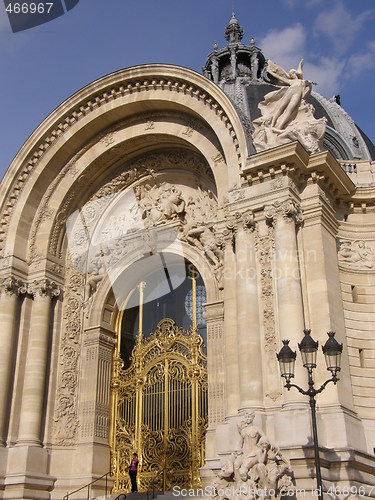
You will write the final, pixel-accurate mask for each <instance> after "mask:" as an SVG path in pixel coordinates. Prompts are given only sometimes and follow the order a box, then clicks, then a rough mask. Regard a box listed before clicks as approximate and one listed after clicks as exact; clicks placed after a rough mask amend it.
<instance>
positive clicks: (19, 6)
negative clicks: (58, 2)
mask: <svg viewBox="0 0 375 500" xmlns="http://www.w3.org/2000/svg"><path fill="white" fill-rule="evenodd" d="M52 7H53V2H38V3H33V2H32V3H26V2H23V3H19V2H16V3H12V2H10V3H9V4H8V5H7V7H6V9H5V10H6V11H7V12H9V14H49V13H50V11H51V9H52Z"/></svg>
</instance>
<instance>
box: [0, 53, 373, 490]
mask: <svg viewBox="0 0 375 500" xmlns="http://www.w3.org/2000/svg"><path fill="white" fill-rule="evenodd" d="M252 52H254V51H250V52H249V54H250V55H251V53H252ZM257 68H258V66H257ZM259 74H260V70H259ZM258 76H259V75H258ZM250 77H251V78H252V79H253V80H254V79H256V78H257V75H256V74H255V73H253V74H252V75H250ZM242 118H243V117H242V116H241V112H239V111H238V109H237V107H236V106H235V104H233V102H232V101H231V100H230V99H229V97H228V96H227V95H226V94H225V93H224V92H223V91H222V90H221V89H220V88H219V87H218V86H217V85H216V83H215V82H213V81H210V79H209V78H207V77H204V76H201V75H199V74H197V73H195V72H193V71H190V70H188V69H182V68H179V67H174V66H169V65H149V66H141V67H133V68H128V69H125V70H121V71H118V72H116V73H113V74H111V75H108V76H106V77H103V78H101V79H100V80H98V81H96V82H93V83H92V84H90V85H88V86H87V87H86V88H84V89H83V90H81V91H80V92H78V93H76V94H74V96H73V97H71V98H70V99H68V100H67V101H66V102H64V103H63V104H61V106H60V107H58V108H57V109H56V110H55V111H54V112H53V113H52V114H51V115H50V116H49V117H48V118H47V119H46V120H45V121H44V122H43V123H42V124H41V125H40V127H39V128H38V129H37V130H36V131H35V132H34V133H33V134H32V135H31V136H30V138H29V139H28V140H27V142H26V143H25V145H24V146H23V147H22V149H21V150H20V151H19V153H18V154H17V156H16V158H15V159H14V161H13V163H12V164H11V166H10V167H9V170H8V172H7V173H6V175H5V177H4V179H3V181H2V184H1V187H0V196H1V238H0V251H1V261H0V262H1V266H0V278H1V301H0V316H1V324H2V328H1V332H0V338H1V348H2V356H1V364H0V373H1V380H2V382H3V383H2V384H1V387H0V432H1V434H0V498H8V499H11V498H12V499H20V498H27V499H39V500H41V499H44V498H45V499H48V498H52V499H61V498H62V497H63V496H64V495H65V494H66V492H67V491H71V490H73V489H75V488H79V487H80V486H83V485H84V484H86V483H88V482H90V481H91V480H93V479H95V478H97V477H100V476H101V475H103V474H105V473H106V472H108V471H109V468H110V449H109V443H110V437H109V434H108V433H109V428H110V419H111V394H110V382H111V374H112V354H113V349H114V345H115V341H116V336H117V329H116V322H117V317H118V314H119V301H118V297H116V293H114V291H113V290H114V289H115V288H116V284H117V283H118V280H120V279H122V277H123V276H127V273H128V275H129V270H130V269H131V266H133V265H134V263H136V262H137V261H138V260H139V259H140V258H141V257H143V256H144V255H146V254H148V253H149V251H150V248H151V249H152V252H158V251H162V250H163V249H165V248H166V247H167V248H168V252H169V253H171V254H173V253H175V254H180V255H183V256H184V257H185V258H186V259H188V260H189V261H190V262H192V263H193V264H194V266H195V267H196V268H197V269H198V270H199V272H200V274H201V275H202V278H203V280H204V283H205V287H206V293H207V303H206V305H205V318H206V322H207V333H208V335H207V355H208V383H209V403H208V415H209V427H208V431H207V435H206V445H205V450H206V451H205V467H204V468H203V469H202V471H201V476H202V478H203V480H204V481H205V482H206V483H207V484H208V483H210V482H211V481H212V480H213V479H214V478H215V476H216V475H217V473H218V472H219V470H220V468H221V464H220V460H221V459H222V458H223V457H225V456H227V455H228V454H230V453H231V452H232V451H233V449H234V447H235V446H236V443H234V442H233V440H234V437H235V436H236V435H237V434H238V432H237V427H238V425H239V424H240V422H241V419H242V418H243V416H244V415H245V413H246V412H248V411H251V412H255V423H256V425H257V426H258V427H259V428H262V429H263V431H264V432H265V434H267V436H268V437H269V439H270V442H272V443H275V444H277V446H278V447H279V448H280V450H281V452H282V455H283V457H285V460H286V462H285V463H288V467H289V464H290V467H291V469H292V470H293V473H294V478H295V484H296V486H297V487H298V488H301V489H302V488H305V489H306V491H307V492H308V491H311V488H312V487H314V485H315V483H314V479H313V464H314V460H313V446H312V441H311V439H312V438H311V436H312V434H311V423H310V412H309V407H308V401H307V400H306V398H304V397H303V396H301V395H300V394H299V393H297V392H292V391H291V392H287V391H285V390H284V389H283V384H282V381H281V378H280V374H279V368H278V363H277V359H276V352H278V350H279V349H280V347H281V340H282V339H285V338H288V339H290V341H291V345H292V346H293V348H294V349H295V348H296V347H297V342H299V341H300V340H301V337H302V332H303V329H304V328H311V330H312V335H313V336H314V338H315V339H317V340H319V343H320V344H322V343H324V342H325V339H326V332H327V331H331V330H333V331H336V332H337V338H338V340H339V341H340V342H342V343H343V344H344V352H343V361H342V370H341V373H340V381H339V383H338V384H337V386H333V385H332V386H329V387H328V388H327V389H326V390H325V391H324V392H323V393H322V394H320V395H319V396H318V397H317V408H318V430H319V442H320V453H321V461H322V473H323V481H324V485H325V486H326V488H328V487H329V486H330V485H334V486H336V487H337V488H344V486H346V487H348V486H350V487H352V491H359V487H365V489H366V490H365V491H366V494H364V495H363V498H374V497H375V491H372V493H371V494H370V489H371V486H372V485H373V484H374V474H375V459H374V453H373V452H374V448H375V437H374V436H375V433H374V430H375V410H374V407H375V388H374V383H373V380H374V377H375V343H374V342H375V341H374V340H373V338H372V334H373V330H374V320H375V239H374V232H375V222H374V220H375V218H374V213H375V184H374V181H375V165H374V163H371V161H370V160H362V161H353V160H352V161H351V162H349V161H348V160H346V161H344V160H345V159H344V160H343V161H342V162H339V161H337V160H336V159H335V158H334V157H333V156H332V154H331V153H330V152H329V151H320V152H315V153H313V154H311V153H308V152H307V151H306V149H305V148H304V147H303V146H302V145H301V144H300V143H299V142H298V141H295V142H287V143H285V144H281V145H278V146H276V147H274V148H272V149H266V150H264V151H260V152H258V153H255V152H254V150H253V149H251V148H250V147H249V129H248V128H247V127H246V123H244V120H243V119H242ZM340 163H342V165H341V164H340ZM343 166H344V168H343ZM354 166H355V168H354ZM126 193H131V195H132V197H133V198H132V200H133V202H134V201H135V202H136V204H137V210H139V212H138V215H137V217H138V216H139V219H137V220H138V221H141V222H142V224H143V226H142V227H141V230H140V231H138V229H137V230H134V231H135V232H132V231H129V230H128V229H129V228H130V229H132V228H133V226H126V227H127V228H128V229H127V230H123V231H121V230H120V229H121V228H122V227H125V226H124V224H129V220H130V219H129V217H130V216H129V217H128V215H129V213H132V214H134V212H133V208H132V206H133V205H131V204H129V205H126V203H128V202H126V203H125V202H124V203H125V205H124V204H120V201H119V200H123V198H122V196H123V195H124V196H125V194H126ZM124 199H125V198H124ZM126 199H127V198H126ZM121 203H123V202H122V201H121ZM129 203H130V202H129ZM119 207H120V208H119ZM121 207H122V208H121ZM124 207H125V208H126V207H127V208H126V210H125V211H124ZM127 210H128V211H127ZM74 214H79V216H76V218H75V219H74V221H75V222H74V224H73V226H72V227H73V229H72V230H70V229H69V227H71V226H70V224H71V221H72V216H73V215H74ZM121 217H122V218H121ZM124 217H125V219H126V221H125V219H124ZM126 217H127V218H126ZM104 219H105V220H106V221H107V222H108V221H110V223H108V225H107V226H105V230H106V231H107V233H106V234H107V235H108V234H109V235H110V236H111V238H110V241H111V242H112V243H111V245H112V246H111V245H109V246H107V251H104V250H103V249H102V250H101V253H100V252H99V253H95V252H94V253H92V254H85V250H84V243H83V242H84V240H85V238H86V239H88V241H89V243H91V242H92V241H93V238H94V236H93V235H94V234H95V232H94V229H92V228H95V227H97V226H96V224H97V222H98V221H101V220H104ZM90 220H91V221H94V222H95V224H94V223H92V225H90V224H91V223H90ZM131 220H132V221H133V222H134V220H136V217H135V216H134V217H133V215H132V218H131ZM82 221H84V222H82ZM124 221H125V222H124ZM133 222H132V223H133ZM103 227H104V226H103ZM134 227H135V226H134ZM156 230H157V231H158V232H157V233H156V232H155V231H156ZM69 231H70V234H69ZM137 231H138V232H137ZM168 231H169V233H168V234H169V235H170V234H174V235H175V236H174V237H173V238H170V237H169V236H168V235H167V232H168ZM114 234H115V236H114ZM155 234H156V237H155ZM154 237H155V238H156V239H155V238H154ZM152 238H154V240H153V239H152ZM168 238H169V239H168ZM72 241H74V245H73V246H72V244H71V242H72ZM116 243H117V246H116ZM93 246H95V245H93ZM87 255H89V257H90V258H85V256H86V257H87ZM103 259H104V260H103ZM111 259H112V260H111ZM113 259H114V261H115V262H114V261H113ZM109 263H110V264H111V269H112V271H113V272H111V273H108V272H106V269H105V268H106V266H107V267H108V264H109ZM315 372H316V373H315V376H316V381H317V383H318V384H319V383H322V382H323V381H324V380H325V379H326V378H327V372H326V369H325V363H324V359H323V354H322V353H321V352H319V354H318V368H317V369H316V370H315ZM305 380H306V373H305V370H304V368H303V367H302V365H301V361H300V360H297V366H296V381H297V383H301V384H303V383H304V381H305ZM280 456H281V455H280ZM288 470H289V469H288ZM356 488H357V490H356ZM103 489H104V480H102V481H99V482H98V483H96V486H95V487H94V490H93V491H94V492H96V493H97V494H98V495H99V494H100V493H103ZM85 495H86V493H83V496H82V498H86V497H85ZM306 496H307V497H308V496H309V494H308V493H307V494H306ZM310 496H311V494H310ZM75 498H78V496H76V497H75ZM346 498H353V499H354V498H358V496H357V495H356V494H353V495H351V496H347V497H346Z"/></svg>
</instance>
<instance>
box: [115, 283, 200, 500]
mask: <svg viewBox="0 0 375 500" xmlns="http://www.w3.org/2000/svg"><path fill="white" fill-rule="evenodd" d="M193 281H194V279H193ZM194 284H195V283H194ZM194 288H195V287H194V285H193V291H194V292H195V290H194ZM140 291H141V293H142V289H141V288H140ZM194 296H195V293H194ZM194 302H195V301H194ZM194 309H195V304H194ZM140 318H142V303H141V305H140ZM195 318H196V315H195V311H194V315H193V326H192V327H191V328H190V329H189V330H184V329H183V328H179V327H178V326H177V325H176V324H175V322H174V321H173V320H171V319H168V318H166V319H163V320H162V321H160V322H159V324H158V326H157V329H156V331H155V332H154V333H153V334H152V335H151V336H150V337H149V338H148V339H144V338H143V337H142V321H141V320H140V325H139V332H138V336H137V340H136V345H135V347H134V349H133V353H132V359H131V365H130V367H129V368H128V369H127V370H123V369H122V361H121V358H120V357H119V352H120V350H119V346H117V349H116V352H115V359H114V373H113V379H112V391H113V392H112V395H113V407H112V408H113V415H112V436H111V440H112V443H111V444H112V447H111V452H112V471H113V474H114V479H115V485H114V492H122V491H126V490H129V489H130V480H129V474H128V466H129V463H130V460H131V455H132V453H133V452H134V451H136V452H137V453H138V456H139V460H140V466H139V472H138V485H139V489H140V490H141V491H142V490H143V491H144V490H148V489H152V488H153V485H154V487H155V488H162V489H163V490H164V491H168V490H171V489H172V488H173V486H175V485H178V486H180V487H188V488H190V487H193V488H194V487H198V486H199V485H200V476H199V468H200V467H201V466H202V465H203V460H204V435H205V431H206V427H207V368H206V356H205V354H204V353H203V341H202V338H201V337H200V335H199V334H198V331H197V327H196V320H195Z"/></svg>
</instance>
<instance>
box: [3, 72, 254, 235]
mask: <svg viewBox="0 0 375 500" xmlns="http://www.w3.org/2000/svg"><path fill="white" fill-rule="evenodd" d="M172 96H173V97H172ZM153 98H154V99H159V100H162V101H164V102H165V101H168V102H169V103H170V102H171V101H172V102H173V103H174V104H176V103H178V104H179V106H181V105H183V106H185V107H186V109H188V108H191V109H194V108H196V107H197V105H196V104H194V103H198V104H199V106H202V105H203V106H204V107H205V108H207V110H208V112H207V113H198V114H202V116H204V117H205V119H206V120H208V122H210V116H211V115H212V116H214V117H215V120H213V119H212V128H213V129H214V130H215V133H217V134H219V135H222V131H220V132H219V130H218V123H221V124H222V125H223V127H224V129H225V130H226V131H227V138H226V139H224V137H222V139H223V140H224V143H225V144H224V149H227V151H226V153H225V154H232V153H230V151H229V149H230V148H233V147H234V150H233V151H236V155H237V157H236V162H237V167H240V166H241V162H242V161H243V159H242V157H241V152H240V151H246V139H245V135H244V131H243V129H242V126H241V122H240V120H239V117H238V115H237V114H236V112H235V109H234V107H233V106H232V104H231V103H230V101H229V99H228V98H227V96H225V94H224V93H222V91H220V89H218V88H217V87H216V86H215V85H213V84H212V82H209V81H208V80H207V79H205V78H204V77H202V76H200V75H198V74H196V73H194V72H193V71H190V70H186V69H184V70H183V71H182V69H181V68H177V67H171V66H165V65H150V66H145V67H141V68H140V67H137V68H130V69H128V70H124V71H120V72H117V73H113V74H112V75H109V76H108V77H104V78H102V79H100V80H98V81H97V82H94V83H93V84H91V85H89V86H87V87H86V88H85V89H83V90H82V91H80V92H78V93H77V94H75V95H74V96H73V97H71V98H70V99H69V100H68V101H67V102H65V103H63V104H62V105H61V106H60V107H59V108H58V109H57V110H56V111H55V112H54V113H52V114H51V115H50V116H49V117H48V118H47V119H46V120H45V122H43V123H42V124H41V126H40V127H39V128H38V129H37V130H36V131H35V132H34V134H33V135H32V136H31V137H30V138H29V140H28V141H27V142H26V143H25V145H24V147H23V148H22V149H21V151H20V153H19V154H18V155H17V157H16V158H15V160H14V162H13V164H12V166H11V168H10V169H9V171H8V174H7V176H6V179H5V180H4V182H3V185H2V189H1V191H2V197H3V199H4V204H3V207H2V213H1V224H0V227H1V229H0V243H2V242H3V241H4V237H5V234H4V233H5V228H6V226H7V223H8V221H9V219H10V216H11V214H12V212H13V209H14V205H15V203H16V200H17V199H19V197H20V194H21V193H22V191H23V189H24V186H25V184H26V182H27V181H28V179H29V177H30V174H32V173H33V172H34V171H35V170H36V167H37V166H38V165H39V163H40V162H41V161H42V160H43V159H44V158H45V157H46V155H47V153H49V156H50V157H52V156H53V154H52V153H50V150H51V149H52V148H53V147H54V146H55V145H57V144H58V146H59V147H60V148H61V147H62V146H64V143H65V142H66V141H65V140H64V142H63V141H61V140H60V139H61V138H62V136H66V133H67V132H68V133H69V138H70V137H72V136H74V133H75V130H74V128H75V127H76V130H77V131H78V129H79V127H78V128H77V126H78V125H79V123H80V122H81V121H83V120H84V119H85V118H89V119H95V118H97V117H98V115H100V116H102V115H105V114H106V113H107V112H111V111H113V109H114V108H116V107H117V106H125V105H126V104H132V103H133V104H134V103H137V102H139V101H142V100H148V101H149V100H150V99H153ZM186 98H188V100H187V99H186ZM199 106H198V107H199ZM200 109H201V108H200ZM91 115H92V116H91ZM217 118H219V120H220V122H217ZM86 121H87V120H86ZM147 126H148V127H149V129H152V126H153V123H152V120H149V121H148V122H147ZM224 129H222V130H224ZM191 130H194V127H193V126H192V124H191V123H189V124H187V126H186V130H185V135H186V137H188V136H189V134H190V133H191ZM69 138H68V139H69ZM105 141H107V144H108V145H110V143H111V142H110V141H111V138H110V136H107V137H106V139H105ZM108 141H109V142H108ZM240 143H241V144H243V146H244V147H243V148H241V147H240ZM59 147H57V149H59ZM228 148H229V149H228ZM57 149H56V151H57ZM47 156H48V155H47ZM228 160H230V162H231V163H232V159H231V158H228ZM19 165H22V166H21V167H19ZM14 170H17V173H16V172H14Z"/></svg>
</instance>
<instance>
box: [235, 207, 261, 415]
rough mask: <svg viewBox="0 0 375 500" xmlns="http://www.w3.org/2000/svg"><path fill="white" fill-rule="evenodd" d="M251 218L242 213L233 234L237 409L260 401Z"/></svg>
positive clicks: (259, 360) (254, 259)
mask: <svg viewBox="0 0 375 500" xmlns="http://www.w3.org/2000/svg"><path fill="white" fill-rule="evenodd" d="M254 227H255V224H254V215H253V213H252V212H248V213H246V214H243V215H242V217H241V222H240V223H239V224H238V225H237V232H236V284H237V324H238V327H237V328H238V330H237V331H238V351H239V352H238V354H239V379H240V397H241V409H244V408H253V407H254V406H258V407H259V406H261V405H262V402H263V384H262V353H261V345H260V324H259V303H258V284H257V270H256V258H255V242H254V234H253V231H254Z"/></svg>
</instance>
